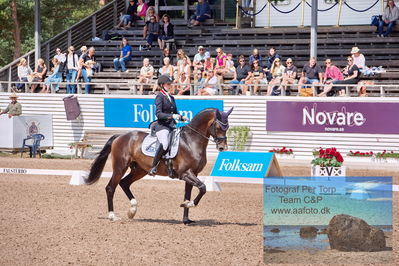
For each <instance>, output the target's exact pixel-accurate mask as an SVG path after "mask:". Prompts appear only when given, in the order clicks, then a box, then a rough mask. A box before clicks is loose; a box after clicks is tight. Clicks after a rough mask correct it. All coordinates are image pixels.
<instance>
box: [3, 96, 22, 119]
mask: <svg viewBox="0 0 399 266" xmlns="http://www.w3.org/2000/svg"><path fill="white" fill-rule="evenodd" d="M10 99H11V103H9V104H8V106H7V108H6V109H4V111H1V110H0V111H1V112H0V115H2V114H8V118H11V117H13V116H19V115H21V114H22V105H21V104H20V103H19V102H17V99H18V96H17V95H16V94H15V93H12V94H11V95H10Z"/></svg>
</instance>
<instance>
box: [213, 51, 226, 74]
mask: <svg viewBox="0 0 399 266" xmlns="http://www.w3.org/2000/svg"><path fill="white" fill-rule="evenodd" d="M226 60H227V56H226V54H225V53H224V52H223V50H222V48H220V47H219V48H216V65H215V73H216V74H217V75H222V74H223V73H224V70H225V68H226Z"/></svg>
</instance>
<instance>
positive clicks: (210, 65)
mask: <svg viewBox="0 0 399 266" xmlns="http://www.w3.org/2000/svg"><path fill="white" fill-rule="evenodd" d="M204 67H205V70H204V71H205V72H207V71H214V69H215V58H211V57H207V58H206V60H205V65H204Z"/></svg>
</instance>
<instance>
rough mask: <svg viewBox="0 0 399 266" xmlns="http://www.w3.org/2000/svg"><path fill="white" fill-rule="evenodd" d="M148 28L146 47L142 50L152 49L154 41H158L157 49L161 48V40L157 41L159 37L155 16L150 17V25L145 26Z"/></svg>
mask: <svg viewBox="0 0 399 266" xmlns="http://www.w3.org/2000/svg"><path fill="white" fill-rule="evenodd" d="M147 27H148V37H147V47H145V48H144V50H151V48H152V43H153V42H154V41H158V44H159V47H161V45H162V44H161V40H159V39H158V35H159V30H160V27H159V23H158V22H157V21H156V18H155V16H152V17H151V18H150V23H148V25H147Z"/></svg>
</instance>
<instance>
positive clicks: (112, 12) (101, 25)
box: [0, 0, 125, 81]
mask: <svg viewBox="0 0 399 266" xmlns="http://www.w3.org/2000/svg"><path fill="white" fill-rule="evenodd" d="M124 9H125V0H114V1H112V2H110V3H109V4H107V5H105V6H104V7H103V8H101V9H99V10H98V11H96V12H94V13H93V14H91V15H90V16H88V17H86V18H84V19H82V20H81V21H79V22H77V23H76V24H74V25H73V26H71V27H70V28H68V29H66V30H64V31H63V32H61V33H59V34H57V35H56V36H55V37H53V38H51V39H50V40H48V41H46V42H44V43H42V45H41V57H42V58H43V59H44V61H45V63H46V64H47V65H48V63H49V62H50V59H51V58H52V57H53V56H54V55H55V49H56V48H57V47H58V48H61V50H63V51H66V50H67V48H68V47H69V46H71V45H73V46H75V47H79V46H82V45H83V43H84V42H85V41H88V40H90V39H91V38H94V37H97V36H99V35H100V34H101V32H102V31H104V30H108V29H111V28H112V27H113V26H114V25H116V24H117V20H118V16H119V13H120V12H123V11H124ZM21 58H25V59H26V60H27V62H28V65H29V66H31V68H32V69H34V67H35V63H36V62H34V60H35V50H32V51H30V52H28V53H26V54H24V55H23V56H21V57H20V58H18V59H16V60H14V61H12V62H11V63H10V64H8V65H6V66H4V67H2V68H1V69H0V80H8V81H11V80H15V79H17V65H18V63H19V61H20V59H21Z"/></svg>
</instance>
